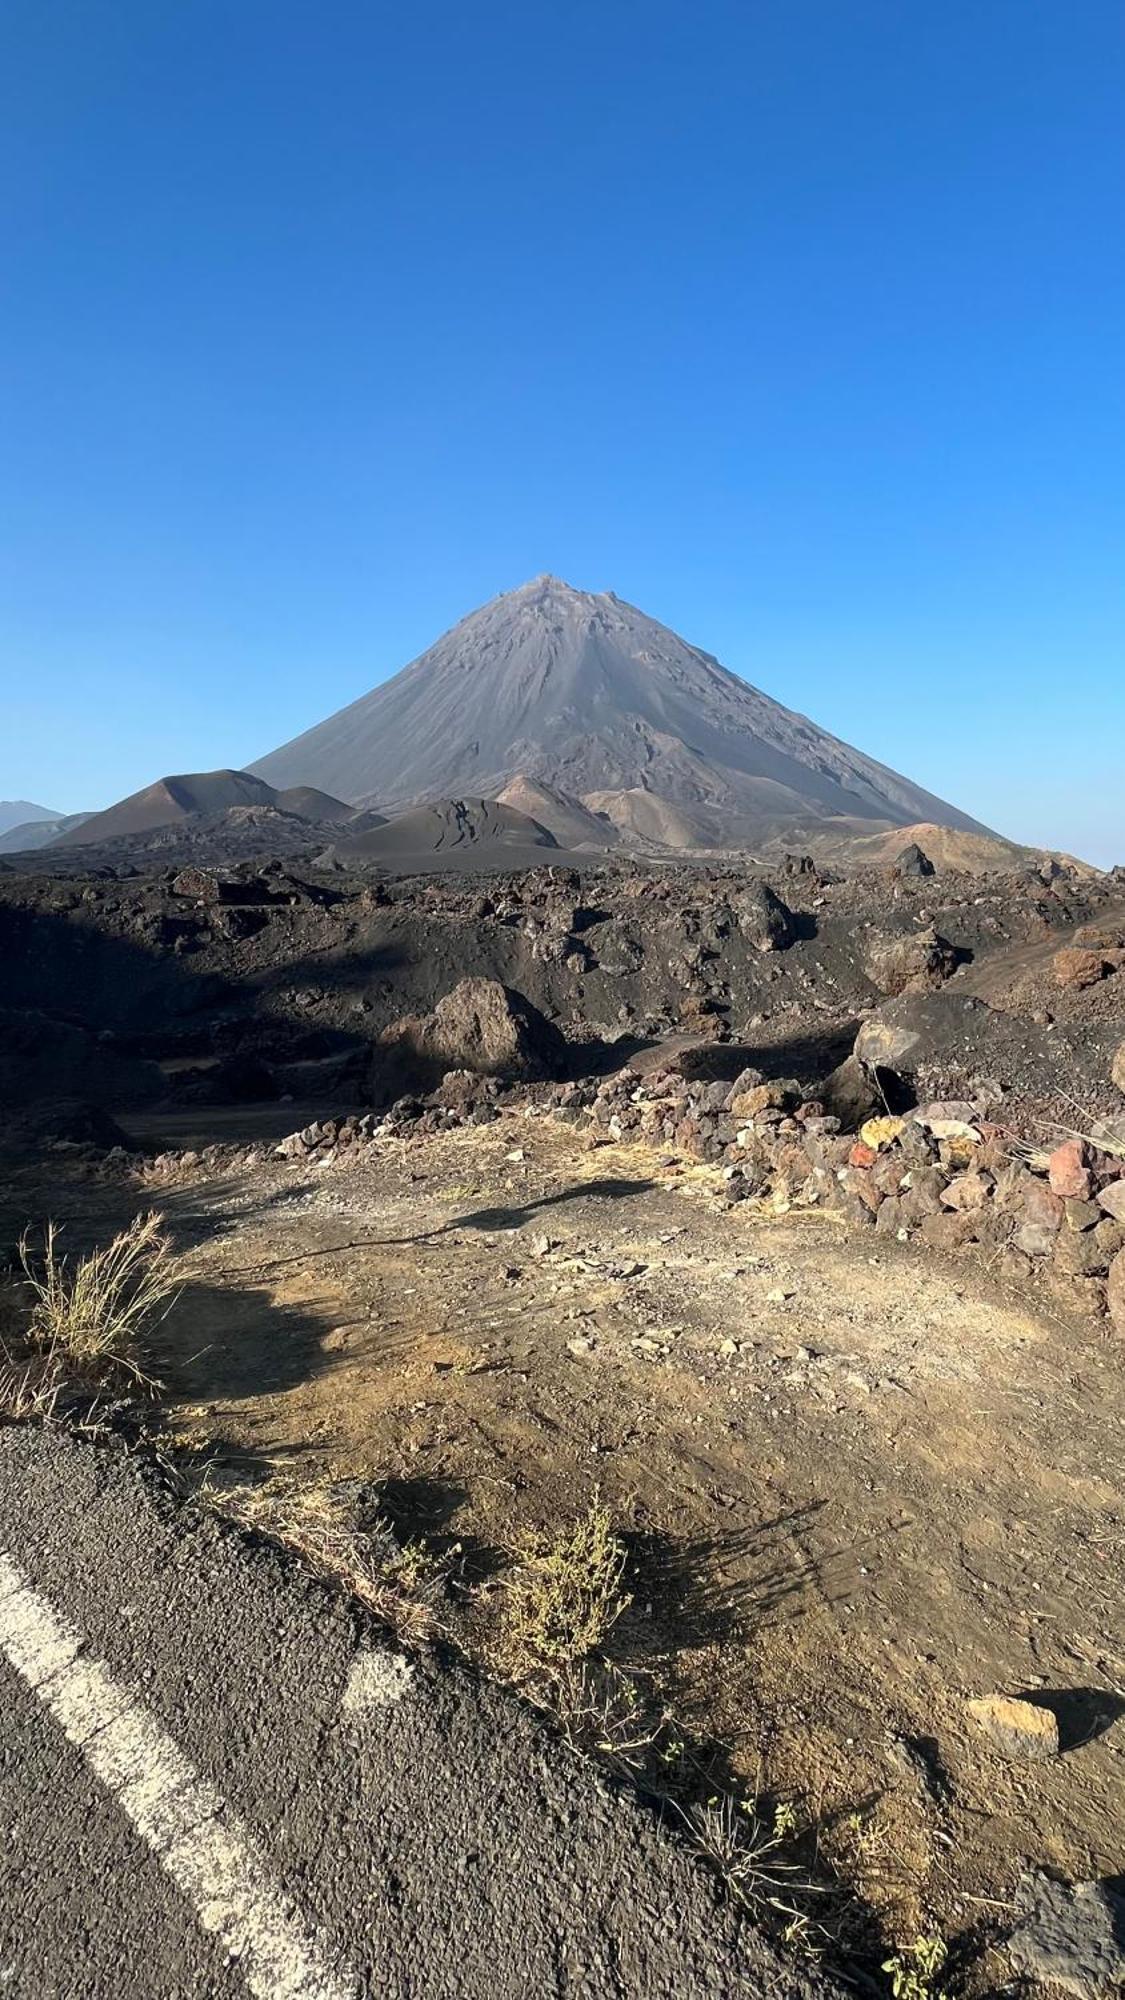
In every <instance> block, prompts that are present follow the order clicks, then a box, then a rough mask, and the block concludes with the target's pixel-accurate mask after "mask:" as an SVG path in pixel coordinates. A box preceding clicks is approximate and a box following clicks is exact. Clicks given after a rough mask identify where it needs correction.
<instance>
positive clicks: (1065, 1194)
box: [1047, 1139, 1093, 1201]
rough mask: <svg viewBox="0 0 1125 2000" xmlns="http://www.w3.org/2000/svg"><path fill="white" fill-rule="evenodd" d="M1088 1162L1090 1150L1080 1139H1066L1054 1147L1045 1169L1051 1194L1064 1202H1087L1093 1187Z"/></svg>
mask: <svg viewBox="0 0 1125 2000" xmlns="http://www.w3.org/2000/svg"><path fill="white" fill-rule="evenodd" d="M1089 1160H1090V1149H1089V1147H1088V1146H1087V1145H1086V1143H1085V1141H1084V1140H1082V1139H1066V1140H1064V1141H1063V1144H1062V1145H1061V1146H1056V1148H1055V1150H1054V1152H1053V1153H1052V1154H1051V1158H1050V1162H1049V1165H1048V1167H1047V1179H1048V1180H1049V1182H1050V1184H1051V1192H1052V1193H1053V1194H1058V1195H1061V1196H1062V1198H1063V1200H1064V1201H1088V1200H1089V1198H1090V1193H1091V1189H1092V1187H1093V1181H1092V1179H1091V1175H1090V1166H1089Z"/></svg>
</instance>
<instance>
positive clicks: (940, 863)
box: [806, 821, 1099, 879]
mask: <svg viewBox="0 0 1125 2000" xmlns="http://www.w3.org/2000/svg"><path fill="white" fill-rule="evenodd" d="M806 844H807V846H808V849H809V852H810V853H812V854H814V855H816V854H817V853H818V852H820V853H822V854H823V856H824V858H825V859H826V860H827V859H829V858H833V859H836V860H838V861H841V862H845V861H846V862H847V863H849V864H852V865H854V864H857V863H858V864H860V865H863V864H864V863H866V864H868V865H869V866H871V867H876V868H893V867H894V864H895V862H896V861H897V860H898V858H899V855H900V854H901V853H902V851H903V849H904V848H905V847H908V846H910V845H912V844H913V845H915V846H917V847H920V848H921V850H922V852H923V854H924V855H925V856H926V858H927V860H928V861H932V862H933V864H934V867H935V868H941V869H955V870H958V871H959V872H961V873H962V874H965V875H985V874H990V873H994V872H1000V873H1010V871H1011V870H1012V869H1024V868H1038V867H1041V866H1042V865H1043V864H1044V863H1050V862H1056V863H1057V864H1059V865H1060V866H1061V867H1064V868H1066V869H1068V870H1070V871H1072V872H1073V873H1074V874H1077V875H1082V876H1085V877H1088V878H1090V879H1093V878H1094V877H1096V876H1097V875H1098V873H1099V870H1098V869H1096V868H1094V867H1092V866H1091V865H1090V863H1089V862H1088V861H1077V860H1076V859H1075V858H1074V856H1073V855H1071V854H1057V853H1054V852H1053V851H1051V850H1049V849H1047V848H1042V847H1023V846H1021V845H1020V844H1019V842H1018V841H1014V840H1004V839H1002V838H1001V836H1000V835H999V834H996V833H969V832H966V831H964V830H962V829H959V828H956V827H948V826H935V825H933V824H932V823H931V822H928V821H922V822H920V823H919V824H918V825H916V826H903V827H896V828H895V829H894V830H893V831H891V832H889V833H876V834H873V833H871V832H870V831H862V832H858V833H852V834H850V835H849V834H847V833H846V832H844V831H841V832H839V833H837V834H836V835H835V836H834V837H833V839H832V840H831V842H829V841H828V840H827V837H826V836H825V835H824V834H823V833H822V832H819V831H817V830H813V831H812V833H811V835H810V836H809V838H808V840H807V842H806Z"/></svg>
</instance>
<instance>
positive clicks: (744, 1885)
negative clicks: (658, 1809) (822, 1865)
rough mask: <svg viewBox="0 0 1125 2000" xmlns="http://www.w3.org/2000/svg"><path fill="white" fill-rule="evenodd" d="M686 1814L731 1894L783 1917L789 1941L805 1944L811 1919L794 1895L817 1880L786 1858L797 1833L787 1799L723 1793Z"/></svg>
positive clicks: (748, 1905) (752, 1907)
mask: <svg viewBox="0 0 1125 2000" xmlns="http://www.w3.org/2000/svg"><path fill="white" fill-rule="evenodd" d="M684 1817H685V1818H686V1820H687V1824H688V1827H689V1829H690V1831H691V1834H692V1836H693V1839H694V1841H695V1844H696V1846H697V1847H698V1848H699V1851H700V1853H701V1854H703V1855H704V1856H705V1857H706V1859H707V1860H708V1861H709V1862H710V1863H711V1865H712V1867H713V1868H714V1869H715V1870H716V1872H717V1873H718V1874H719V1876H720V1877H721V1878H722V1881H723V1883H724V1884H725V1886H726V1888H727V1889H728V1891H729V1892H730V1894H731V1895H732V1896H734V1897H735V1898H736V1899H737V1901H738V1902H740V1903H742V1904H743V1905H744V1906H745V1908H747V1909H749V1910H755V1911H757V1912H758V1913H759V1914H762V1913H764V1912H765V1911H766V1910H768V1911H770V1912H772V1913H773V1914H774V1916H775V1917H781V1918H782V1919H784V1935H785V1937H786V1940H787V1942H789V1943H790V1944H794V1945H807V1943H808V1937H809V1931H810V1926H809V1919H808V1916H807V1915H806V1913H805V1911H804V1910H803V1909H802V1908H801V1907H800V1905H799V1902H797V1901H795V1900H794V1898H795V1897H799V1896H800V1895H801V1894H803V1893H807V1892H810V1891H811V1890H812V1888H813V1886H814V1885H813V1884H812V1882H810V1881H809V1880H807V1879H806V1878H805V1877H804V1876H803V1874H802V1872H801V1870H800V1868H799V1867H798V1865H797V1863H796V1862H795V1861H792V1860H790V1859H789V1858H788V1853H789V1851H790V1849H791V1845H792V1842H793V1840H794V1838H795V1836H796V1833H797V1815H796V1813H795V1811H794V1809H793V1807H792V1805H791V1804H790V1803H789V1801H788V1800H786V1799H783V1800H780V1801H779V1802H778V1803H777V1804H776V1805H774V1806H773V1808H772V1810H770V1811H766V1810H764V1809H763V1806H762V1802H761V1800H760V1799H758V1798H753V1799H741V1798H735V1797H733V1796H732V1795H731V1794H730V1793H724V1794H722V1795H721V1796H720V1797H717V1798H712V1799H708V1801H707V1803H706V1804H705V1805H697V1806H693V1807H691V1808H689V1810H688V1811H687V1812H686V1813H685V1815H684Z"/></svg>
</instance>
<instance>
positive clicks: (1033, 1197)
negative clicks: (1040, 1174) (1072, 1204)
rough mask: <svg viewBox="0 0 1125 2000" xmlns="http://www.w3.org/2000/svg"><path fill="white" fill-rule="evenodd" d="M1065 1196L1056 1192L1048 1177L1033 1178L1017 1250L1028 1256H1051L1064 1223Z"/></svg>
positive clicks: (1028, 1190)
mask: <svg viewBox="0 0 1125 2000" xmlns="http://www.w3.org/2000/svg"><path fill="white" fill-rule="evenodd" d="M1062 1219H1063V1204H1062V1200H1061V1197H1060V1196H1059V1195H1057V1194H1054V1193H1052V1191H1051V1189H1050V1188H1049V1187H1048V1186H1047V1183H1046V1181H1037V1180H1034V1179H1030V1178H1029V1182H1028V1186H1027V1188H1026V1190H1025V1192H1024V1197H1023V1215H1022V1220H1021V1222H1020V1225H1019V1228H1018V1229H1017V1230H1016V1236H1015V1243H1016V1248H1017V1250H1022V1251H1023V1252H1024V1254H1025V1256H1028V1257H1049V1256H1050V1254H1051V1251H1052V1250H1053V1249H1054V1245H1055V1238H1056V1236H1057V1235H1058V1233H1059V1230H1060V1229H1061V1227H1062Z"/></svg>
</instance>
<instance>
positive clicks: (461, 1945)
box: [0, 1428, 828, 2000]
mask: <svg viewBox="0 0 1125 2000" xmlns="http://www.w3.org/2000/svg"><path fill="white" fill-rule="evenodd" d="M0 1991H2V1992H3V1993H5V1994H13V1995H17V1996H21V2000H22V1996H27V2000H63V1997H64V1996H65V2000H156V1996H159V2000H180V1997H181V1996H184V2000H186V1996H197V1995H206V1996H212V1995H214V1996H217V1997H218V1996H222V2000H246V1996H247V1995H252V1996H254V1997H255V2000H375V1996H379V2000H384V1996H385V2000H399V1996H402V2000H407V1996H408V1997H409V2000H431V1996H432V2000H475V1996H480V2000H508V1996H511V2000H528V1996H536V2000H540V1997H541V1996H552V1995H557V1996H560V2000H561V1996H566V2000H578V1996H583V2000H595V1997H596V2000H610V1996H650V1995H651V1996H654V2000H655V1996H662V2000H663V1996H671V1995H675V1996H676V2000H696V1997H697V1996H699V2000H702V1996H708V1997H709V2000H720V1996H723V2000H727V1996H731V1995H741V1994H747V1995H761V1996H763V1997H764V2000H825V1996H826V1995H827V1992H828V1989H827V1988H826V1986H824V1985H823V1984H822V1983H821V1982H819V1981H812V1980H806V1979H804V1978H802V1977H801V1976H800V1975H799V1974H797V1973H796V1972H794V1971H792V1970H790V1969H789V1968H787V1967H784V1966H783V1965H782V1964H781V1962H780V1961H779V1960H778V1959H777V1958H776V1957H775V1956H774V1955H773V1953H772V1952H771V1951H770V1949H769V1948H768V1947H767V1946H766V1945H765V1944H764V1943H763V1942H762V1940H761V1939H760V1938H759V1937H758V1936H757V1934H756V1933H755V1932H754V1931H753V1929H752V1928H751V1927H750V1926H749V1925H748V1924H746V1923H745V1922H744V1921H743V1920H742V1919H740V1917H739V1916H738V1914H737V1913H736V1912H734V1911H733V1910H731V1909H730V1908H729V1907H728V1906H726V1905H724V1904H723V1903H722V1902H720V1901H719V1899H718V1897H717V1895H716V1892H715V1888H714V1885H713V1884H712V1882H711V1880H710V1878H709V1877H708V1876H707V1874H706V1872H705V1871H704V1870H703V1869H702V1868H701V1867H699V1866H698V1865H697V1864H696V1863H695V1862H693V1861H692V1860H691V1858H690V1857H689V1856H688V1855H687V1854H686V1853H685V1852H684V1850H683V1849H682V1848H681V1847H680V1846H678V1845H677V1843H676V1842H675V1840H674V1839H673V1838H672V1837H671V1836H670V1834H668V1833H667V1832H666V1831H664V1830H662V1829H661V1827H660V1826H659V1824H658V1823H657V1821H656V1820H655V1819H654V1818H653V1817H652V1816H651V1815H650V1814H649V1813H647V1812H646V1811H645V1810H644V1808H643V1807H642V1806H640V1805H639V1804H637V1803H636V1802H635V1801H634V1800H632V1799H631V1798H628V1797H624V1796H615V1795H614V1794H612V1793H611V1792H610V1791H609V1790H608V1789H607V1788H606V1787H605V1786H604V1785H603V1784H602V1782H601V1781H600V1779H599V1777H598V1774H597V1773H596V1772H595V1771H594V1770H592V1769H591V1767H590V1766H589V1765H588V1764H586V1763H585V1762H583V1760H581V1759H580V1758H578V1757H577V1756H575V1755H573V1754H572V1753H571V1752H570V1751H569V1750H568V1749H567V1748H566V1747H565V1746H564V1745H560V1744H558V1743H556V1742H555V1741H554V1739H553V1738H552V1737H551V1736H550V1735H549V1733H548V1732H546V1731H545V1730H543V1729H542V1728H540V1727H539V1725H538V1724H537V1723H536V1721H535V1719H534V1718H533V1717H531V1716H529V1715H527V1714H526V1713H525V1712H524V1710H523V1709H522V1708H521V1707H520V1706H519V1704H518V1703H516V1702H514V1701H512V1700H510V1699H509V1698H508V1697H506V1696H504V1695H503V1694H502V1693H501V1692H499V1691H497V1690H494V1689H490V1688H487V1687H481V1686H480V1685H478V1684H477V1683H476V1682H475V1681H473V1680H472V1679H471V1678H470V1677H468V1676H465V1675H462V1674H460V1673H457V1672H452V1671H448V1670H443V1669H440V1668H438V1667H434V1666H429V1665H421V1664H414V1663H411V1662H408V1661H406V1660H404V1659H403V1658H402V1657H401V1656H400V1655H398V1654H396V1653H394V1652H393V1651H390V1650H388V1649H387V1648H385V1647H384V1646H383V1645H382V1644H381V1643H380V1641H379V1640H378V1637H377V1635H374V1634H373V1633H372V1631H371V1630H370V1628H368V1627H366V1626H365V1625H364V1623H363V1621H362V1620H361V1619H360V1618H359V1617H358V1616H356V1615H355V1614H353V1612H352V1611H351V1610H350V1609H349V1607H348V1606H347V1605H346V1604H345V1603H344V1602H343V1601H342V1600H340V1599H338V1598H336V1597H335V1596H334V1595H333V1594H332V1593H330V1592H328V1591H326V1590H325V1589H323V1588H322V1587H321V1586H320V1585H318V1584H317V1583H315V1582H314V1581H313V1580H312V1579H310V1578H308V1577H307V1576H305V1575H304V1574H303V1573H302V1572H301V1571H300V1569H299V1568H298V1567H296V1566H295V1565H293V1564H292V1563H290V1562H289V1561H288V1560H287V1559H286V1558H284V1557H283V1556H281V1555H279V1554H276V1553H275V1552H274V1551H272V1550H269V1549H266V1548H262V1547H257V1546H254V1545H251V1544H248V1543H247V1542H246V1541H244V1540H243V1539H242V1538H241V1537H240V1536H238V1535H237V1534H236V1533H234V1532H233V1531H232V1530H230V1529H228V1528H227V1527H225V1526H224V1525H223V1524H221V1523H219V1522H217V1521H215V1520H214V1519H213V1518H212V1517H211V1516H209V1515H208V1514H206V1513H205V1512H203V1511H200V1510H197V1509H194V1508H191V1507H187V1506H184V1505H182V1504H179V1503H178V1502H176V1501H175V1499H174V1498H173V1497H172V1496H171V1495H170V1494H169V1493H168V1492H167V1491H166V1489H165V1488H163V1487H162V1485H161V1484H160V1482H159V1480H158V1479H157V1478H156V1477H155V1476H154V1475H153V1473H152V1472H151V1470H150V1469H149V1468H148V1467H147V1466H146V1465H145V1463H144V1462H143V1461H142V1460H141V1459H139V1458H137V1457H136V1456H133V1457H130V1456H128V1455H126V1454H125V1453H124V1452H123V1451H119V1450H117V1449H107V1448H95V1447H94V1446H92V1445H90V1444H89V1443H86V1442H84V1441H81V1440H77V1439H74V1438H71V1437H69V1436H66V1435H64V1434H61V1433H51V1432H41V1431H36V1430H32V1429H28V1428H9V1429H6V1430H4V1431H0Z"/></svg>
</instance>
